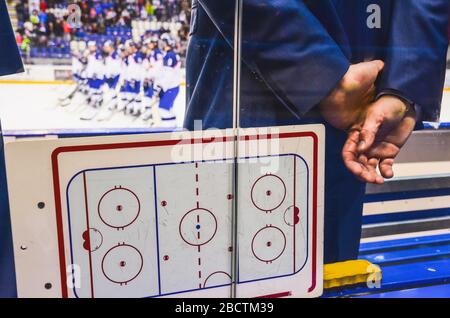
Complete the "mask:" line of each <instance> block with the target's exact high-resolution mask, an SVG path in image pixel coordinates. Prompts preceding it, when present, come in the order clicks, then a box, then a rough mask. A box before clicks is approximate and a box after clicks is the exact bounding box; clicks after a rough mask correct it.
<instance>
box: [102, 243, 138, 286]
mask: <svg viewBox="0 0 450 318" xmlns="http://www.w3.org/2000/svg"><path fill="white" fill-rule="evenodd" d="M143 266H144V260H143V258H142V254H141V252H139V250H138V249H137V248H135V247H134V246H131V245H128V244H122V245H117V246H114V247H113V248H111V249H110V250H109V251H108V252H106V254H105V256H103V260H102V271H103V274H104V275H105V277H106V278H107V279H108V280H109V281H111V282H113V283H116V284H120V285H126V284H127V283H129V282H131V281H132V280H134V279H135V278H136V277H138V276H139V274H140V273H141V271H142V267H143Z"/></svg>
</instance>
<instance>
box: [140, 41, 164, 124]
mask: <svg viewBox="0 0 450 318" xmlns="http://www.w3.org/2000/svg"><path fill="white" fill-rule="evenodd" d="M144 47H145V59H144V63H143V66H144V78H143V89H144V97H143V100H142V102H143V114H142V116H141V118H142V120H144V121H151V122H152V124H153V119H154V118H155V117H156V116H154V114H153V110H154V105H155V104H156V103H157V102H158V98H159V96H156V94H155V81H156V80H157V79H158V78H159V77H160V76H161V75H160V74H161V72H162V67H163V58H164V56H163V52H162V51H161V50H160V48H159V38H158V37H157V36H153V37H152V38H148V39H146V40H145V41H144Z"/></svg>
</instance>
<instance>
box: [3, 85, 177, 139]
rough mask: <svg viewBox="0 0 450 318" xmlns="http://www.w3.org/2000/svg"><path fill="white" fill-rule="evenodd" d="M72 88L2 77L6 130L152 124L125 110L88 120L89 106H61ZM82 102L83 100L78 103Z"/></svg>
mask: <svg viewBox="0 0 450 318" xmlns="http://www.w3.org/2000/svg"><path fill="white" fill-rule="evenodd" d="M68 89H69V85H68V84H50V85H49V84H17V83H15V82H14V83H11V82H7V83H5V82H3V83H2V82H1V81H0V120H1V123H2V129H3V130H43V129H45V130H53V129H84V128H86V129H88V128H148V127H149V124H147V123H145V122H143V121H142V120H139V119H136V118H134V117H131V116H125V115H124V114H122V113H120V114H116V115H115V116H114V117H112V118H111V119H110V120H109V121H104V122H99V121H97V120H95V119H94V120H92V121H85V120H81V119H80V116H81V114H82V113H83V111H85V109H86V108H85V107H83V106H80V107H73V106H77V104H76V103H75V102H74V104H75V105H72V106H70V107H67V108H64V107H61V106H58V98H59V97H61V96H63V95H64V92H66V91H67V90H68ZM185 99H186V87H185V86H181V89H180V94H179V95H178V97H177V100H176V102H175V106H174V111H175V113H176V114H177V117H178V118H177V120H178V126H180V127H181V126H182V123H183V117H184V109H185ZM78 104H79V103H78Z"/></svg>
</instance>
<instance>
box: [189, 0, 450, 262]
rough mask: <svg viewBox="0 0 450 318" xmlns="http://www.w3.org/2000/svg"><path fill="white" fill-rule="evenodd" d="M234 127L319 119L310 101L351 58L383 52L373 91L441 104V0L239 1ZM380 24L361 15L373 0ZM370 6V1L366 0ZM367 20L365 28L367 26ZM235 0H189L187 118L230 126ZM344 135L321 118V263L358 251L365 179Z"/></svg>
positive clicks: (424, 104) (432, 114)
mask: <svg viewBox="0 0 450 318" xmlns="http://www.w3.org/2000/svg"><path fill="white" fill-rule="evenodd" d="M243 3H244V6H243V9H244V12H243V33H242V37H243V40H242V59H243V63H242V76H241V85H242V89H241V114H240V117H241V126H242V127H258V126H274V125H292V124H302V123H309V122H322V121H323V120H322V119H321V118H320V116H319V115H317V112H316V111H315V106H316V105H317V104H318V103H319V102H320V101H321V100H322V99H323V98H324V97H325V96H327V95H328V94H329V93H330V91H331V90H332V89H333V88H334V87H335V86H336V84H337V83H338V82H339V81H340V79H341V78H342V77H343V75H344V74H345V73H346V72H347V70H348V67H349V65H350V64H351V63H357V62H362V61H365V60H373V59H382V60H384V61H385V63H386V67H385V70H384V71H383V73H382V74H381V76H380V78H379V80H378V82H377V89H378V93H390V94H396V95H399V96H401V97H403V98H405V99H407V100H409V101H411V102H414V103H416V105H417V106H418V107H420V108H421V109H422V112H423V118H422V119H423V120H436V119H437V117H438V114H439V111H440V102H441V98H442V85H443V80H444V75H445V61H446V50H447V44H448V43H447V25H448V1H446V0H414V1H401V0H398V1H395V0H358V1H353V0H309V1H308V0H303V1H302V0H243ZM374 4H375V5H377V6H378V7H377V8H379V9H380V13H381V15H380V21H379V22H380V26H381V27H380V28H378V27H377V26H376V27H373V25H372V24H370V23H368V20H370V15H371V13H372V11H370V10H369V9H370V8H372V7H373V5H374ZM370 5H372V6H371V7H369V6H370ZM369 26H370V27H369ZM233 29H234V0H221V1H217V0H194V1H193V11H192V22H191V35H192V38H191V41H190V44H189V49H188V57H187V62H186V63H187V103H188V104H187V114H186V120H185V126H186V128H188V129H193V122H194V120H196V119H199V120H200V119H201V120H203V126H204V127H203V128H209V127H216V128H228V127H231V126H232V96H233V95H232V90H233V50H232V43H233ZM345 140H346V134H345V133H344V132H341V131H338V130H336V129H333V128H332V127H329V126H328V125H327V141H326V181H325V184H326V185H325V262H327V263H331V262H337V261H344V260H348V259H356V258H357V256H358V249H359V240H360V235H361V223H362V205H363V198H364V192H365V185H364V184H363V183H361V182H359V181H358V180H357V179H356V178H355V177H354V176H353V175H351V174H350V173H349V172H348V171H347V170H346V168H345V167H344V164H343V162H342V159H341V150H342V147H343V144H344V142H345Z"/></svg>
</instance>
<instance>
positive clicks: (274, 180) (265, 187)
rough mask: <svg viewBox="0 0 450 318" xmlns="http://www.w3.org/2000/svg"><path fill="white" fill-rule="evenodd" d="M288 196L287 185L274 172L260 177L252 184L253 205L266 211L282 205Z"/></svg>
mask: <svg viewBox="0 0 450 318" xmlns="http://www.w3.org/2000/svg"><path fill="white" fill-rule="evenodd" d="M285 198H286V186H285V184H284V182H283V180H282V179H281V178H280V177H278V176H276V175H272V174H268V175H265V176H262V177H260V178H259V179H258V180H256V181H255V183H254V184H253V186H252V190H251V199H252V202H253V205H254V206H255V207H256V208H257V209H259V210H261V211H264V212H271V211H274V210H276V209H277V208H279V207H280V206H281V204H282V203H283V201H284V199H285Z"/></svg>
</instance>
